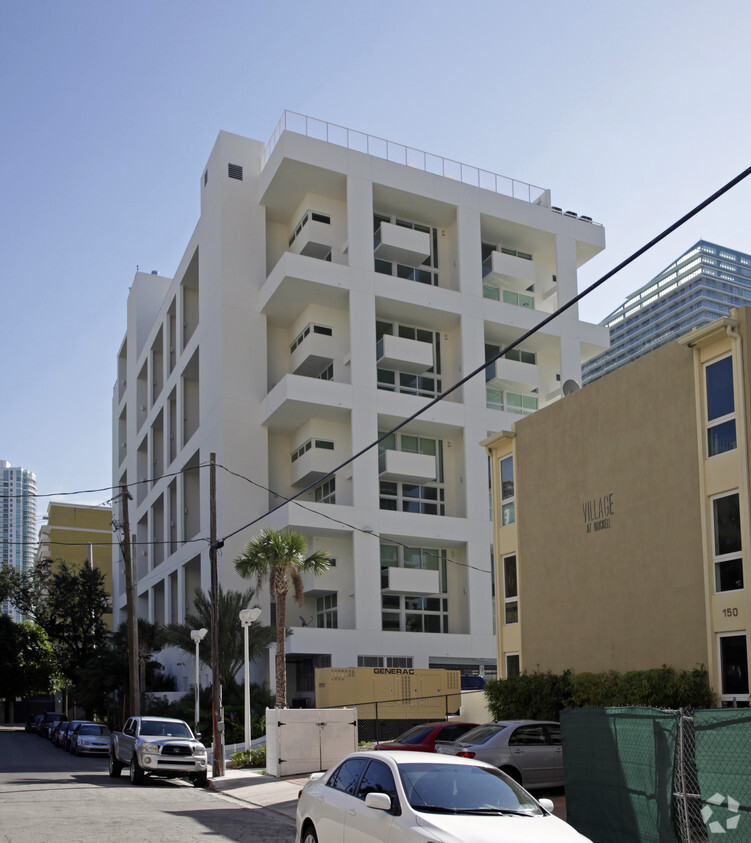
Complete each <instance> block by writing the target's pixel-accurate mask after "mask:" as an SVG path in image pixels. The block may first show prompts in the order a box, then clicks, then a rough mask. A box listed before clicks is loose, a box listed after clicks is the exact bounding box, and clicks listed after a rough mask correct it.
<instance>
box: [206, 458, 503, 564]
mask: <svg viewBox="0 0 751 843" xmlns="http://www.w3.org/2000/svg"><path fill="white" fill-rule="evenodd" d="M217 468H221V469H223V470H224V471H226V472H227V473H228V474H232V475H234V476H235V477H239V478H240V479H241V480H245V481H246V482H248V483H251V484H252V485H253V486H258V488H259V489H263V490H264V491H265V492H268V493H269V494H271V495H274V497H276V498H282V499H283V500H285V501H286V502H287V503H293V504H295V506H299V507H300V509H304V510H305V511H306V512H312V513H313V514H314V515H317V516H319V517H320V518H325V519H326V520H328V521H333V522H334V523H335V524H341V525H342V526H344V527H348V528H349V529H350V530H356V531H357V532H360V533H366V534H367V535H369V536H373V537H374V538H377V539H383V538H384V537H383V535H382V534H380V533H376V532H375V531H374V530H371V529H366V528H365V527H358V526H357V525H356V524H350V523H349V522H348V521H343V520H342V519H341V518H334V516H333V515H329V514H328V513H326V512H319V511H318V510H317V509H313V508H312V507H310V506H305V504H304V503H300V501H298V500H292V499H291V498H285V497H284V495H280V494H279V493H278V492H275V491H274V490H273V489H270V488H269V487H268V486H264V485H263V483H259V482H258V481H257V480H252V479H251V478H250V477H246V476H245V475H244V474H240V473H239V472H237V471H233V470H232V469H230V468H227V467H226V466H224V465H222V464H221V463H217ZM385 541H387V542H388V543H389V544H395V545H398V546H399V547H404V548H407V549H411V548H413V547H415V545H409V544H407V543H406V542H401V541H399V540H398V539H394V538H390V537H388V536H387V537H386V538H385ZM430 549H431V550H433V549H437V550H446V548H430ZM446 561H447V562H451V563H452V564H454V565H458V566H459V567H462V568H471V569H472V570H473V571H479V572H480V573H481V574H492V573H493V572H492V570H488V569H487V568H478V567H477V566H476V565H472V564H470V563H469V562H460V561H459V560H458V559H452V558H451V557H450V556H448V555H447V556H446Z"/></svg>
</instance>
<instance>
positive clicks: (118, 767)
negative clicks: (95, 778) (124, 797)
mask: <svg viewBox="0 0 751 843" xmlns="http://www.w3.org/2000/svg"><path fill="white" fill-rule="evenodd" d="M122 771H123V765H122V764H121V763H120V762H119V761H116V760H115V756H114V753H112V752H110V763H109V774H110V776H112V778H113V779H117V778H119V777H120V773H122Z"/></svg>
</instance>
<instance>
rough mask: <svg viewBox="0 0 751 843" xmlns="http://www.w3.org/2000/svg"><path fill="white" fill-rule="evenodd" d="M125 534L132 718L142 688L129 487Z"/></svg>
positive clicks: (125, 494) (124, 489) (138, 708)
mask: <svg viewBox="0 0 751 843" xmlns="http://www.w3.org/2000/svg"><path fill="white" fill-rule="evenodd" d="M120 497H121V501H122V513H123V524H122V529H123V533H124V537H123V542H122V545H121V546H122V551H123V562H124V563H125V604H126V610H127V616H128V684H129V686H130V716H131V717H134V716H136V715H138V714H140V713H141V688H140V681H139V680H140V677H139V671H138V613H137V612H136V583H135V577H134V576H133V559H132V557H131V552H130V518H129V517H128V501H129V500H131V497H132V496H131V494H130V492H129V491H128V488H127V486H122V492H121V496H120Z"/></svg>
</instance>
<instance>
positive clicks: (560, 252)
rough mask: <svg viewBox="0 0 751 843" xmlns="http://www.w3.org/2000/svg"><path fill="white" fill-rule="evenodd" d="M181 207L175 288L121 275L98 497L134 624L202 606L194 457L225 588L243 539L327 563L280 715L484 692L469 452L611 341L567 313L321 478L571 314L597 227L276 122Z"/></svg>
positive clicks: (488, 652)
mask: <svg viewBox="0 0 751 843" xmlns="http://www.w3.org/2000/svg"><path fill="white" fill-rule="evenodd" d="M200 192H201V216H200V219H199V221H198V225H197V226H196V229H195V232H194V234H193V236H192V238H191V240H190V242H189V244H188V246H187V248H186V250H185V254H184V257H183V259H182V261H181V263H180V266H179V267H178V269H177V272H176V273H175V276H174V278H165V277H162V276H159V275H156V274H145V273H137V274H136V277H135V279H134V281H133V285H132V287H131V291H130V295H129V299H128V323H127V324H128V327H127V334H126V337H125V339H124V341H123V344H122V346H121V349H120V352H119V356H118V380H117V384H116V387H115V393H114V399H113V424H114V438H113V442H114V448H113V467H114V468H113V481H114V483H115V484H121V483H129V484H133V483H136V482H138V485H137V486H131V492H132V493H133V497H134V500H133V502H132V503H131V509H130V517H131V527H132V532H133V533H134V534H135V535H136V537H137V541H138V542H139V544H138V545H137V546H136V548H135V558H136V559H137V563H138V564H137V568H138V588H137V590H138V601H139V611H140V613H141V614H143V615H144V616H147V617H148V618H150V619H152V620H156V621H162V622H165V621H171V620H178V621H179V620H182V619H183V616H184V613H185V610H186V606H187V607H190V606H191V604H192V599H193V590H194V588H195V587H196V586H198V585H200V586H201V587H202V588H204V589H208V587H209V585H210V569H209V553H208V541H207V538H208V536H209V473H208V469H207V468H206V464H207V462H208V459H209V454H210V453H211V452H215V453H216V455H217V462H218V463H219V464H220V466H221V467H220V468H219V470H218V472H217V475H218V476H217V512H218V535H219V537H220V538H223V537H226V536H228V535H230V534H234V535H232V536H231V538H228V539H227V541H226V544H225V546H224V548H223V550H222V551H221V556H220V578H221V582H222V584H223V585H224V587H225V588H241V587H247V586H248V585H250V583H247V582H245V581H241V580H239V578H238V577H237V576H236V574H235V572H234V565H233V560H234V558H235V557H236V556H237V555H238V554H239V553H240V552H241V550H242V548H243V546H244V544H245V543H246V542H248V541H249V540H251V539H252V538H254V536H255V535H256V534H257V532H258V531H259V530H260V528H261V527H262V526H264V525H270V526H274V527H276V528H283V527H290V528H292V529H294V530H298V531H300V532H302V533H304V534H305V535H306V536H308V537H309V540H310V545H311V547H312V548H321V549H326V550H328V551H329V552H330V553H331V555H332V556H333V557H334V558H335V560H336V563H335V565H334V566H332V567H331V569H330V570H329V572H328V573H327V574H325V575H324V576H323V577H320V578H318V579H316V580H314V579H312V578H311V579H310V580H309V582H307V583H306V596H305V602H304V605H303V606H302V607H300V608H298V607H297V606H296V605H295V604H294V602H292V601H290V604H289V607H288V615H287V618H288V623H289V625H290V626H291V627H292V628H293V634H292V635H291V636H290V638H289V639H288V667H289V671H288V673H289V697H290V702H291V701H292V700H295V699H299V698H304V697H307V698H309V699H311V698H312V697H313V692H314V687H313V668H314V667H319V666H320V667H323V666H333V667H348V666H357V665H364V666H373V665H378V664H383V665H384V666H413V667H415V668H426V667H459V668H461V669H463V670H464V671H465V672H473V671H474V672H477V671H480V672H482V671H485V669H486V668H487V671H486V673H487V674H490V675H495V663H496V648H495V640H494V630H493V618H494V611H493V599H494V597H493V584H492V579H491V570H492V565H491V543H492V527H491V521H490V511H489V507H490V503H489V476H488V462H487V456H486V454H485V451H484V449H483V448H482V447H481V446H480V444H479V443H480V441H481V440H483V439H485V438H486V437H487V436H488V435H489V434H490V433H492V432H494V431H499V430H502V429H510V427H511V423H512V421H513V419H514V418H515V417H517V415H518V414H520V413H528V412H533V411H534V410H535V409H536V408H538V407H541V406H544V405H546V404H547V403H549V402H551V401H554V400H556V399H557V398H558V397H559V396H560V393H561V385H562V384H563V383H564V382H565V381H566V380H569V379H572V380H575V381H577V382H579V383H580V382H581V363H582V361H583V360H586V359H589V358H590V357H592V356H593V355H594V354H596V353H598V352H599V351H601V350H602V349H603V348H604V347H606V346H607V329H605V328H602V327H600V326H596V325H591V324H586V323H583V322H581V321H580V320H579V318H578V312H577V309H576V308H571V309H570V310H569V311H567V312H566V313H565V314H564V315H562V316H561V317H559V318H557V319H556V320H555V321H553V322H552V323H551V324H550V325H548V326H547V327H546V328H545V329H543V330H542V331H541V332H539V333H538V334H536V335H535V336H534V337H532V338H531V339H530V341H529V342H528V343H527V344H526V345H525V346H523V347H520V348H519V349H517V350H516V351H515V352H513V353H512V355H511V356H512V357H513V359H503V360H499V361H497V362H496V363H495V364H493V365H492V366H491V367H490V369H489V370H488V372H487V374H486V377H484V376H483V375H479V376H477V377H475V378H473V379H471V380H470V381H468V382H467V383H466V384H465V385H464V386H462V387H461V388H460V389H459V390H457V391H455V392H453V393H452V394H451V395H450V396H448V397H447V398H446V399H445V400H442V401H440V402H439V403H437V404H436V405H435V406H434V407H432V408H431V409H430V410H429V411H427V412H426V413H425V414H424V415H422V416H421V417H419V418H417V419H416V420H414V421H412V422H410V423H409V424H408V425H407V426H406V427H404V428H402V429H401V430H399V431H398V432H397V433H395V434H393V435H392V436H390V437H388V438H387V439H385V440H384V441H383V442H382V443H381V444H380V445H379V446H378V447H375V448H372V449H370V450H368V451H367V452H366V453H364V454H363V455H362V456H360V457H358V458H357V459H356V460H355V461H354V462H352V463H351V464H349V465H348V466H346V467H345V468H343V469H341V470H339V471H336V472H335V474H334V475H332V476H330V477H327V476H326V475H327V474H328V473H329V472H330V471H331V470H332V469H334V468H336V467H337V466H339V465H340V464H341V463H342V462H344V461H345V460H347V459H348V458H349V457H351V456H352V455H353V454H355V453H357V452H359V451H360V450H361V449H363V448H366V447H367V446H368V445H370V444H371V443H373V442H374V441H375V440H377V439H378V438H379V437H380V436H382V435H383V434H385V433H387V432H388V431H390V430H391V429H392V428H393V427H394V426H396V425H397V424H399V423H400V422H402V421H403V420H404V419H406V418H409V417H410V416H412V415H413V414H414V413H416V412H417V411H418V410H419V409H420V408H421V407H422V406H424V405H425V404H426V403H427V401H428V400H429V399H431V398H434V397H435V396H436V395H438V394H440V393H441V392H442V391H445V390H446V389H448V388H449V387H450V386H452V385H453V384H454V383H455V382H456V381H457V380H459V379H460V378H462V377H463V376H464V375H465V374H466V373H468V372H471V371H472V370H473V369H475V368H476V367H477V366H479V365H480V364H481V363H482V362H483V361H484V360H485V359H487V355H490V354H494V353H495V352H496V351H497V350H498V349H499V348H500V347H503V346H504V345H506V344H508V343H509V342H510V341H512V340H514V339H516V338H518V337H520V336H521V335H522V334H523V333H524V332H525V331H527V330H528V329H529V328H531V327H533V326H534V325H535V324H536V323H537V322H539V321H540V319H541V317H542V316H543V315H544V314H546V313H550V312H553V311H554V310H555V309H556V308H557V307H558V305H559V303H563V302H565V301H567V300H568V299H569V298H571V297H573V296H574V295H575V294H576V293H577V267H578V266H580V265H581V264H582V263H584V262H585V261H587V260H588V259H590V258H591V257H592V256H593V255H595V254H597V253H598V252H599V251H600V250H601V249H602V248H603V247H604V241H605V236H604V230H603V228H602V227H601V226H600V225H598V224H595V223H593V222H592V221H591V220H590V219H589V218H587V217H584V218H582V217H577V216H576V215H574V214H571V213H570V212H568V213H567V214H562V213H561V212H560V210H559V209H556V208H553V207H551V203H550V194H549V192H548V191H546V190H542V189H539V188H535V187H533V186H531V185H528V184H524V183H521V182H518V181H514V180H512V179H508V178H503V177H501V176H496V175H494V174H492V173H488V172H484V171H479V170H477V169H475V168H472V167H467V166H465V165H461V164H458V163H456V162H453V161H447V160H445V159H442V158H440V157H438V156H434V155H429V154H426V153H422V152H419V151H417V150H413V149H409V148H407V147H403V146H400V145H398V144H393V143H390V142H386V141H382V140H380V139H377V138H373V137H369V136H366V135H363V134H361V133H358V132H353V131H350V130H346V129H342V128H341V127H338V126H333V125H330V124H326V123H322V122H321V121H314V120H311V119H309V118H305V117H302V116H300V115H296V114H292V113H290V112H285V114H284V115H283V117H282V120H281V121H280V124H279V126H278V127H277V129H276V131H275V132H274V135H273V138H272V140H271V141H270V142H269V143H268V144H267V145H265V146H264V144H263V143H261V142H259V141H255V140H250V139H247V138H242V137H238V136H236V135H232V134H227V133H225V132H222V133H220V135H219V137H218V138H217V141H216V144H215V146H214V149H213V151H212V153H211V156H210V158H209V161H208V164H207V165H206V167H205V169H204V171H203V172H202V173H201V177H200ZM142 481H143V482H142ZM307 487H310V488H307ZM305 488H307V491H306V492H305V494H304V495H303V496H302V497H301V498H300V499H298V501H296V502H294V503H286V504H284V505H283V506H281V507H280V508H278V509H276V511H274V512H273V513H272V514H271V515H269V516H267V517H264V516H265V513H267V512H268V511H269V510H270V509H272V508H274V507H276V506H277V505H278V504H279V503H280V502H282V501H283V499H284V498H287V497H290V496H292V495H294V494H296V493H298V492H299V491H300V490H301V489H305ZM256 519H260V520H258V521H257V522H256V523H255V524H253V525H252V526H250V527H248V528H247V529H244V530H240V528H242V527H244V525H246V524H249V522H252V521H255V520H256ZM238 530H240V531H239V532H235V531H238ZM114 568H115V575H114V577H113V580H114V591H115V598H114V602H115V611H116V612H120V614H121V618H122V617H124V606H125V592H124V581H123V574H122V565H121V563H120V559H119V555H116V558H115V560H114ZM258 602H259V604H260V605H261V606H262V607H263V610H264V615H263V620H264V621H265V622H267V623H268V622H270V619H271V614H270V613H271V609H272V607H271V606H270V604H269V595H268V591H262V592H260V593H259V595H258ZM117 622H118V619H117V618H116V619H115V623H116V624H117ZM268 667H269V665H268V664H264V665H257V666H256V668H255V670H256V672H258V673H260V674H262V675H260V676H259V678H266V679H268V680H270V682H272V683H273V671H271V676H269V670H268ZM172 669H173V670H174V672H175V673H176V674H177V676H178V680H179V681H180V682H181V684H182V685H184V686H185V687H187V684H188V682H189V680H188V676H190V670H189V665H186V666H185V667H184V668H180V667H177V666H175V665H173V666H172Z"/></svg>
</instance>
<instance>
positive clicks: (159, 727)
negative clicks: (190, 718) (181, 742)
mask: <svg viewBox="0 0 751 843" xmlns="http://www.w3.org/2000/svg"><path fill="white" fill-rule="evenodd" d="M141 735H143V736H146V737H149V738H192V737H193V735H192V734H191V732H190V729H189V728H188V727H187V725H186V724H185V723H180V722H179V721H177V722H176V721H172V720H142V721H141Z"/></svg>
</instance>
